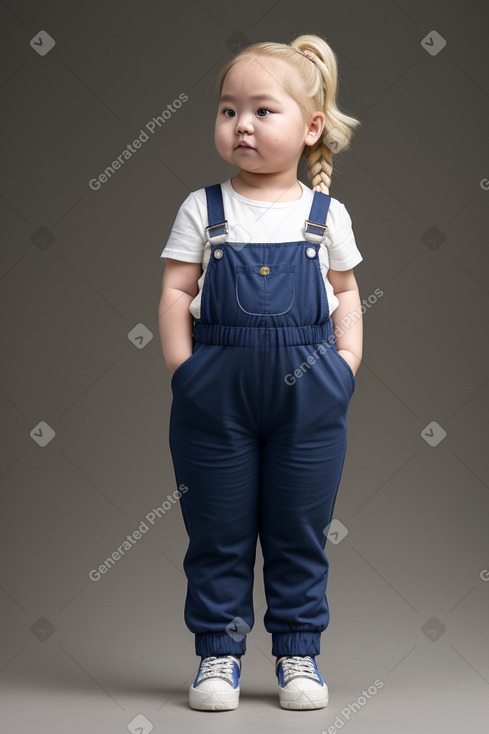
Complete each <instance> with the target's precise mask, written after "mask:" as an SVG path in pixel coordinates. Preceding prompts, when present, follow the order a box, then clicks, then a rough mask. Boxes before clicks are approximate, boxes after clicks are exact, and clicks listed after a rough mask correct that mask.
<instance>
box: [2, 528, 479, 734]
mask: <svg viewBox="0 0 489 734" xmlns="http://www.w3.org/2000/svg"><path fill="white" fill-rule="evenodd" d="M343 543H345V544H346V540H345V541H343ZM340 547H341V545H339V546H337V547H335V548H331V546H330V548H331V550H330V556H331V561H332V563H334V567H335V572H334V574H332V576H331V582H330V592H329V594H330V597H331V600H332V601H331V613H332V620H331V623H330V626H329V628H328V630H327V631H326V632H325V633H324V634H323V637H322V643H321V655H320V656H318V658H317V661H318V666H319V668H320V670H321V672H322V673H323V676H324V678H325V680H326V682H327V683H328V686H329V690H330V702H329V705H328V707H327V708H326V709H322V710H318V711H302V712H296V711H285V710H283V709H281V708H280V706H279V703H278V695H277V690H276V685H277V683H276V679H275V676H274V672H273V658H272V656H271V646H270V636H269V635H268V633H267V632H266V631H265V629H264V627H263V621H262V619H263V612H264V610H265V606H264V603H263V586H262V584H261V583H260V578H259V575H258V573H257V581H256V586H255V601H256V604H255V612H256V623H255V627H254V628H253V630H252V632H251V633H250V635H248V649H247V653H246V655H245V657H244V658H243V674H242V679H241V680H242V682H241V697H240V705H239V708H238V709H237V710H235V711H229V712H198V711H193V710H191V709H190V708H189V706H188V687H189V685H190V683H191V681H192V679H193V677H194V675H195V672H196V669H197V661H198V658H197V657H196V656H195V655H194V652H193V641H192V637H191V635H190V634H189V633H188V632H187V631H186V628H185V627H184V625H183V623H182V622H181V619H180V617H179V616H178V615H177V614H175V612H176V610H177V608H178V605H179V603H180V602H181V599H178V596H179V593H180V592H181V593H182V594H183V591H184V585H183V583H176V587H179V588H177V589H176V590H175V594H174V595H173V597H172V598H171V599H165V598H164V594H163V593H162V590H160V589H154V584H149V583H148V580H149V576H148V577H147V579H146V581H145V580H141V581H140V582H138V581H137V580H136V579H134V577H133V578H132V582H131V584H132V588H131V589H130V591H129V584H128V585H127V588H128V593H129V594H130V596H131V598H140V599H145V601H144V603H142V604H141V605H140V606H139V612H138V611H137V610H136V608H135V607H134V606H133V604H132V602H131V600H130V599H128V604H127V606H125V607H124V605H122V607H121V604H120V602H121V599H120V598H119V599H116V598H115V597H114V596H113V594H112V593H111V590H110V588H109V585H110V583H109V577H108V576H107V579H106V580H107V588H106V589H105V590H103V589H102V588H99V589H97V594H104V597H103V598H99V602H101V605H100V608H99V612H100V616H99V617H98V618H97V620H96V623H94V621H93V620H94V617H93V616H92V617H91V620H92V621H91V622H90V623H88V622H86V623H85V622H84V619H83V615H82V614H80V608H83V607H84V606H85V605H84V604H80V597H81V596H82V595H80V597H79V601H78V604H77V605H76V606H75V605H72V610H73V614H75V610H77V611H76V614H78V616H73V617H71V619H70V620H68V616H69V615H68V609H69V607H68V608H67V610H66V614H65V615H64V616H63V619H64V621H65V625H66V626H64V627H63V626H62V625H60V626H59V627H58V628H56V629H55V630H54V631H53V632H52V634H51V635H50V636H48V637H47V639H45V640H44V641H42V640H39V639H37V638H36V637H35V636H33V635H32V634H31V633H29V637H30V639H28V638H27V637H26V639H25V641H24V645H23V646H20V648H19V649H18V650H17V652H16V654H15V655H12V654H11V656H10V659H9V661H8V663H7V664H6V665H5V667H4V668H3V670H2V672H1V686H2V689H1V690H2V692H1V700H0V730H1V731H2V732H4V731H5V732H7V731H9V732H10V731H12V732H18V733H19V734H24V733H26V732H33V733H34V732H35V734H44V733H46V734H47V733H48V732H49V734H53V733H55V732H63V733H65V732H70V734H82V732H83V734H85V733H86V732H87V731H92V732H101V733H102V732H103V734H118V733H120V732H124V731H130V732H137V733H138V734H146V733H147V732H150V731H155V732H163V731H171V732H172V733H174V734H178V733H179V732H182V733H183V732H185V733H187V732H189V731H194V730H195V731H199V732H205V731H213V732H219V731H221V730H222V731H223V732H224V731H229V726H230V725H231V726H232V731H233V732H241V731H243V732H250V731H257V732H267V734H270V732H287V731H296V730H297V728H298V727H299V726H300V728H301V731H310V732H315V733H316V734H325V733H327V734H336V732H337V731H340V730H342V729H345V730H346V731H348V732H355V731H358V732H362V734H370V732H372V734H373V733H374V732H375V734H379V732H381V733H382V734H383V733H384V732H385V733H386V734H390V732H395V734H404V732H405V733H406V734H408V733H409V734H412V732H413V731H425V732H429V733H430V734H438V732H440V734H441V732H443V734H452V733H453V734H455V733H456V732H460V731H467V732H470V734H482V733H483V732H485V731H487V721H488V720H489V697H488V692H489V688H488V681H489V665H488V660H487V628H486V626H485V625H486V619H487V613H488V606H489V604H488V599H487V594H484V593H483V592H484V591H485V589H477V588H476V589H474V590H473V592H472V594H469V597H468V599H471V602H469V600H468V599H467V600H466V601H465V604H467V605H469V603H470V605H471V608H472V610H474V608H477V609H478V613H477V614H473V615H472V617H471V621H470V625H469V624H464V623H463V617H464V614H463V606H464V602H463V601H462V602H461V603H460V604H459V605H457V609H454V610H453V612H452V614H453V616H454V619H453V621H452V622H451V623H450V624H447V627H446V630H445V631H444V632H442V633H441V634H439V632H438V634H439V636H437V635H436V634H435V638H437V639H431V638H430V636H429V634H425V633H424V632H423V631H422V629H421V627H422V626H423V625H421V624H420V619H419V617H420V614H419V613H416V612H415V611H413V609H411V608H410V606H409V605H408V604H407V603H406V602H405V601H404V600H403V599H402V598H401V597H400V596H399V594H398V593H396V592H395V591H394V590H393V589H391V588H390V586H389V585H388V584H386V583H385V581H383V580H382V579H380V578H379V576H378V575H377V574H376V572H374V571H373V570H369V568H368V566H365V564H364V562H363V559H362V558H361V557H360V556H359V555H358V554H357V553H355V552H354V550H353V548H351V547H350V548H348V547H346V545H345V546H344V548H343V553H341V554H340V553H339V550H340ZM260 563H261V553H260V549H259V548H258V559H257V568H256V570H257V572H258V569H259V567H260ZM136 568H137V564H136V565H135V566H134V567H133V568H132V569H128V573H129V574H131V573H133V572H134V570H136ZM149 570H150V572H151V573H152V572H153V570H151V569H149ZM119 581H120V579H119ZM115 583H116V584H117V582H115ZM151 587H153V591H151ZM481 592H482V593H481ZM86 593H87V594H89V593H91V592H90V589H88V590H87V591H86ZM134 595H135V596H134ZM111 597H112V599H113V601H111ZM85 603H86V604H87V605H89V604H90V599H89V598H88V597H85ZM87 608H88V606H87ZM469 608H470V606H469ZM163 610H164V613H165V617H166V619H167V622H166V623H165V622H164V621H163V620H162V614H161V612H162V611H163ZM457 610H458V611H457ZM426 616H427V615H426V614H425V615H424V617H426ZM425 621H427V620H425V619H424V618H423V623H424V622H425ZM445 622H446V619H445ZM437 624H438V629H439V630H442V627H441V626H440V624H439V623H437V622H435V623H432V624H431V627H432V628H436V626H437ZM429 626H430V625H429ZM76 630H78V634H76ZM97 640H99V642H98V643H97V642H96V641H97ZM16 641H17V642H18V641H19V640H18V638H17V639H16ZM101 641H103V642H101ZM8 647H9V648H10V647H11V649H12V650H13V649H14V647H15V645H14V643H13V640H12V641H11V645H9V646H8ZM365 691H366V693H367V695H365V694H364V692H365ZM138 716H139V717H145V718H144V719H142V718H139V719H138V718H137V717H138ZM131 722H133V723H132V724H131ZM148 722H150V723H148ZM151 725H152V726H153V727H154V729H152V728H151ZM328 727H330V728H328Z"/></svg>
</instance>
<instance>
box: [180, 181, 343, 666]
mask: <svg viewBox="0 0 489 734" xmlns="http://www.w3.org/2000/svg"><path fill="white" fill-rule="evenodd" d="M205 191H206V197H207V208H208V219H209V226H208V227H207V229H206V234H207V237H208V239H209V242H210V246H211V256H210V260H209V264H208V267H207V271H206V275H205V279H204V285H203V288H202V300H201V315H200V318H199V319H196V320H195V322H194V331H193V338H192V341H193V353H192V355H191V356H190V357H189V358H188V359H187V360H185V361H184V362H183V363H182V364H181V365H180V366H179V367H178V368H177V369H176V370H175V372H174V373H173V376H172V379H171V388H172V392H173V401H172V407H171V413H170V449H171V454H172V459H173V465H174V471H175V476H176V480H177V484H178V486H180V485H182V484H183V485H185V486H186V487H187V489H186V491H185V492H184V493H182V495H181V498H180V506H181V511H182V516H183V520H184V523H185V527H186V530H187V533H188V536H189V545H188V549H187V552H186V554H185V558H184V562H183V567H184V570H185V574H186V577H187V581H188V585H187V596H186V601H185V613H184V618H185V623H186V625H187V627H188V629H189V630H190V631H191V632H193V633H194V635H195V652H196V654H197V655H200V656H203V657H207V656H209V655H228V654H234V655H236V654H243V653H244V652H245V651H246V634H247V632H249V631H250V630H251V629H252V627H253V625H254V609H253V580H254V564H255V554H256V543H257V538H258V536H259V537H260V545H261V548H262V553H263V559H264V566H263V574H264V588H265V594H266V601H267V607H268V608H267V611H266V613H265V616H264V624H265V628H266V630H267V631H268V632H270V633H271V635H272V655H275V656H282V655H312V656H314V655H318V654H319V652H320V637H321V632H323V631H324V630H325V629H326V627H327V626H328V623H329V606H328V602H327V598H326V586H327V580H328V568H329V562H328V559H327V556H326V553H325V545H326V533H327V525H328V524H329V523H330V522H331V519H332V515H333V509H334V505H335V501H336V496H337V491H338V486H339V482H340V478H341V474H342V470H343V463H344V459H345V453H346V446H347V424H346V414H347V408H348V405H349V402H350V398H351V396H352V394H353V391H354V389H355V377H354V374H353V372H352V370H351V368H350V366H349V365H348V363H347V362H346V360H345V359H343V357H341V355H340V354H339V353H338V351H337V349H336V345H335V341H334V332H333V324H332V320H331V317H330V314H329V308H328V300H327V295H326V288H325V285H324V281H323V278H322V274H321V270H320V263H319V258H318V250H319V247H320V242H321V240H322V237H323V235H324V232H325V229H326V217H327V213H328V208H329V204H330V201H331V197H330V196H329V195H326V194H323V193H321V192H317V191H316V192H314V200H313V204H312V208H311V212H310V215H309V219H308V220H306V222H305V230H304V234H305V239H304V240H302V241H299V242H297V241H296V242H279V243H263V242H246V243H244V242H243V243H231V242H228V241H227V240H226V235H227V233H228V232H229V224H228V222H227V220H226V219H225V216H224V207H223V200H222V191H221V186H220V184H216V185H214V186H209V187H207V188H206V189H205Z"/></svg>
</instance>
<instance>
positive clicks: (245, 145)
mask: <svg viewBox="0 0 489 734" xmlns="http://www.w3.org/2000/svg"><path fill="white" fill-rule="evenodd" d="M236 148H251V150H253V148H252V146H251V145H248V143H245V142H244V140H241V141H240V142H239V143H238V145H237V146H236Z"/></svg>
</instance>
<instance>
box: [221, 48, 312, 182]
mask: <svg viewBox="0 0 489 734" xmlns="http://www.w3.org/2000/svg"><path fill="white" fill-rule="evenodd" d="M284 72H285V73H286V74H289V75H290V74H293V73H294V70H293V69H291V68H290V66H289V64H286V62H284V61H282V60H280V59H274V58H270V57H267V58H264V57H255V56H245V57H243V58H241V59H239V60H238V61H237V62H236V63H235V64H234V65H233V66H232V67H231V69H230V70H229V71H228V73H227V74H226V77H225V79H224V84H223V87H222V93H221V97H220V100H219V106H218V110H217V117H216V124H215V132H214V141H215V145H216V148H217V151H218V152H219V154H220V155H221V156H222V157H223V158H224V160H226V161H227V162H228V163H231V164H233V165H235V166H238V167H239V168H241V169H243V170H245V171H249V172H252V173H277V172H281V171H286V170H289V169H290V170H295V173H296V172H297V165H298V162H299V158H300V156H301V154H302V151H303V149H304V144H305V143H307V144H308V145H311V144H312V142H315V140H317V138H318V137H319V134H317V135H316V137H315V138H314V140H313V141H312V142H310V140H309V139H308V137H307V135H308V130H309V125H308V124H306V122H305V120H304V117H303V110H302V109H301V107H300V106H299V105H298V104H297V102H296V101H295V100H294V99H293V98H292V97H290V96H289V95H288V94H287V93H286V91H285V90H284V88H283V86H282V84H281V82H280V79H281V78H282V77H281V74H283V73H284ZM319 132H320V129H319ZM240 144H241V145H240ZM245 146H247V147H245Z"/></svg>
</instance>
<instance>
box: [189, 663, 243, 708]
mask: <svg viewBox="0 0 489 734" xmlns="http://www.w3.org/2000/svg"><path fill="white" fill-rule="evenodd" d="M240 676H241V662H240V660H239V659H238V658H236V657H234V655H219V656H215V655H211V656H209V657H205V658H202V660H201V661H200V665H199V670H198V673H197V675H196V677H195V680H194V682H193V683H192V685H191V686H190V689H189V703H190V708H193V709H198V710H199V711H230V710H231V709H236V708H238V703H239V679H240Z"/></svg>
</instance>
